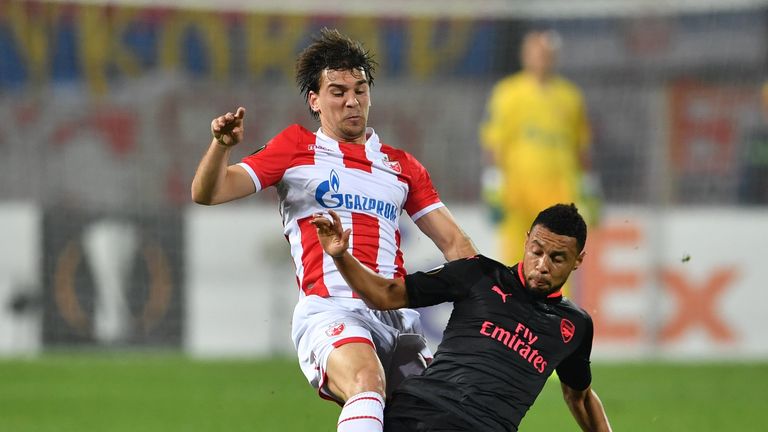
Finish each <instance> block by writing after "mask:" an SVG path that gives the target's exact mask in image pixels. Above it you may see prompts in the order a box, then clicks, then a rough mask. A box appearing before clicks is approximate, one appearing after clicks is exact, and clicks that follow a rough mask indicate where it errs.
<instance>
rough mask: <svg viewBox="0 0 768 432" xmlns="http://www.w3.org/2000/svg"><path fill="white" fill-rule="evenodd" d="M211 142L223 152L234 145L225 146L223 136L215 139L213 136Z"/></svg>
mask: <svg viewBox="0 0 768 432" xmlns="http://www.w3.org/2000/svg"><path fill="white" fill-rule="evenodd" d="M213 142H214V143H215V144H216V146H218V147H221V148H223V149H225V150H228V149H230V148H232V146H233V145H234V143H231V144H227V142H226V141H224V139H223V136H220V137H217V136H215V135H214V136H213Z"/></svg>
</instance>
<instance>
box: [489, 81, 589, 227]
mask: <svg viewBox="0 0 768 432" xmlns="http://www.w3.org/2000/svg"><path fill="white" fill-rule="evenodd" d="M487 109H488V112H487V120H486V121H485V122H484V123H483V124H482V126H481V130H480V137H481V141H482V143H483V146H484V147H485V148H487V149H488V150H490V151H491V152H492V153H493V155H494V159H495V161H496V164H497V165H498V167H499V168H500V170H501V171H502V174H503V177H504V180H503V184H502V191H501V192H502V197H503V201H504V202H503V203H502V205H503V207H504V208H505V210H507V211H514V210H515V209H520V208H521V207H522V208H524V209H526V210H529V211H535V212H538V211H539V210H541V209H543V208H545V207H547V206H549V205H551V204H553V203H555V202H567V201H576V200H577V199H578V191H579V187H580V186H579V181H580V180H579V179H580V176H581V167H580V165H581V163H580V154H581V153H582V152H585V151H586V150H587V146H588V145H589V141H590V129H589V124H588V120H587V115H586V110H585V107H584V102H583V97H582V95H581V92H580V91H579V89H578V88H577V87H576V86H575V85H573V84H572V83H570V82H569V81H567V80H565V79H564V78H562V77H557V76H556V77H553V78H552V79H550V80H549V81H548V82H547V83H546V84H545V85H541V84H539V83H538V82H537V81H536V79H535V78H534V77H533V76H532V75H531V74H529V73H526V72H519V73H517V74H514V75H511V76H509V77H507V78H505V79H503V80H502V81H500V82H499V83H498V84H497V85H496V86H495V88H494V89H493V92H492V94H491V97H490V100H489V102H488V107H487ZM534 214H535V213H534Z"/></svg>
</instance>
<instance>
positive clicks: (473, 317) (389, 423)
mask: <svg viewBox="0 0 768 432" xmlns="http://www.w3.org/2000/svg"><path fill="white" fill-rule="evenodd" d="M521 266H522V264H518V265H516V266H514V267H507V266H505V265H504V264H501V263H499V262H497V261H494V260H492V259H490V258H486V257H484V256H482V255H478V256H475V257H471V258H466V259H461V260H457V261H452V262H450V263H447V264H445V265H444V266H442V267H439V268H437V269H435V270H432V271H429V272H417V273H412V274H409V275H407V276H406V278H405V285H406V290H407V293H408V303H409V307H414V308H415V307H424V306H431V305H435V304H438V303H443V302H453V303H454V305H453V312H452V313H451V317H450V319H449V321H448V324H447V326H446V328H445V332H444V333H443V340H442V342H441V343H440V345H439V347H438V349H437V352H436V353H435V357H434V360H433V362H432V364H431V365H430V366H429V367H428V368H427V369H426V371H424V373H423V374H421V375H417V376H412V377H409V378H407V379H406V380H405V381H404V382H403V383H402V384H401V385H400V387H398V389H397V390H396V391H395V393H394V394H393V397H392V398H391V400H390V401H389V402H388V403H387V408H386V413H385V421H384V427H385V430H386V431H400V430H402V431H487V432H490V431H516V430H517V427H518V425H519V424H520V421H521V419H522V418H523V416H524V415H525V413H526V412H527V411H528V409H529V408H530V407H531V405H532V404H533V402H534V400H535V399H536V397H537V396H538V395H539V393H540V392H541V390H542V388H543V387H544V384H545V383H546V381H547V378H548V377H549V375H551V374H552V372H553V371H555V370H557V373H558V376H559V377H560V380H561V381H562V382H564V383H565V384H567V385H568V386H570V387H572V388H574V389H577V390H583V389H586V388H587V387H588V386H589V385H590V382H591V379H592V377H591V372H590V366H589V357H590V352H591V349H592V334H593V327H592V319H591V318H590V316H589V315H588V314H587V313H586V312H585V311H584V310H582V309H581V308H579V307H578V306H576V305H575V304H574V303H572V302H571V301H570V300H568V299H566V298H564V297H562V296H561V295H559V294H558V295H557V296H554V297H540V296H536V295H535V294H533V293H531V292H530V291H529V290H528V289H527V288H526V287H525V283H524V278H523V276H522V270H521V268H520V267H521ZM405 425H408V426H405Z"/></svg>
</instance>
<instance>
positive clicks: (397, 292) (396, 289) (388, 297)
mask: <svg viewBox="0 0 768 432" xmlns="http://www.w3.org/2000/svg"><path fill="white" fill-rule="evenodd" d="M376 292H377V295H375V296H370V297H365V298H364V300H365V303H366V304H367V305H368V307H370V308H371V309H377V310H391V309H400V308H403V307H405V306H406V299H405V295H404V294H405V290H404V288H403V287H402V286H401V285H400V284H398V283H397V281H396V280H395V281H392V282H390V283H387V285H385V286H382V287H380V289H378V290H376Z"/></svg>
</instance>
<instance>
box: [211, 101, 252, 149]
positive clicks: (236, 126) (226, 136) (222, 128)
mask: <svg viewBox="0 0 768 432" xmlns="http://www.w3.org/2000/svg"><path fill="white" fill-rule="evenodd" d="M244 117H245V108H243V107H239V108H238V109H237V112H236V113H234V114H232V113H231V112H228V113H226V114H224V115H223V116H219V117H216V118H215V119H213V121H212V122H211V133H212V134H213V138H214V139H215V140H216V141H217V142H218V143H219V144H221V145H223V146H226V147H232V146H234V145H237V144H239V143H240V141H242V140H243V118H244Z"/></svg>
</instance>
